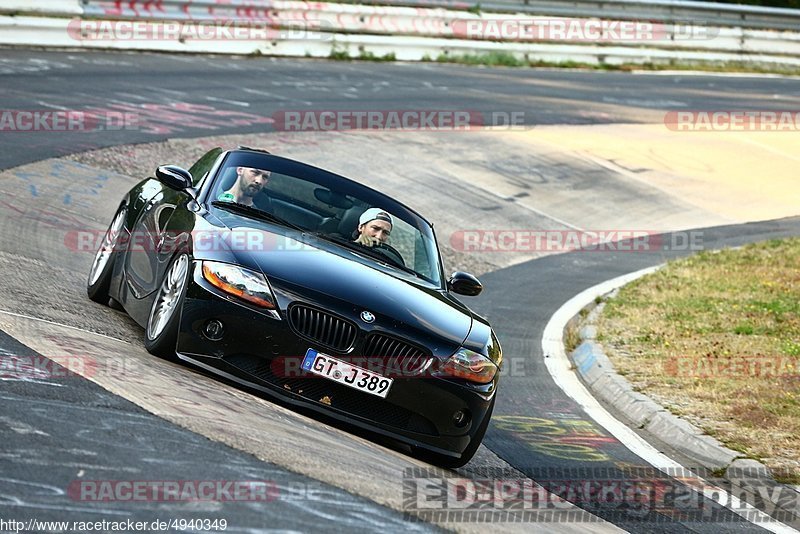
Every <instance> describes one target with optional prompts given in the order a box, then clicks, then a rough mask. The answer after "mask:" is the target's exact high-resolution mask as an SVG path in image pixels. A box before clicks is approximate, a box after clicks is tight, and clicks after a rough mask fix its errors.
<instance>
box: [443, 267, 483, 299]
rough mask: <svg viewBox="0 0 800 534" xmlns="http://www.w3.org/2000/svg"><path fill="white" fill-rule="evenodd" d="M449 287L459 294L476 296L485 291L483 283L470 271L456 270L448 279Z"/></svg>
mask: <svg viewBox="0 0 800 534" xmlns="http://www.w3.org/2000/svg"><path fill="white" fill-rule="evenodd" d="M447 289H449V290H450V291H452V292H453V293H458V294H459V295H466V296H468V297H474V296H476V295H480V293H481V291H483V284H481V282H480V280H478V279H477V278H475V277H474V276H472V275H471V274H469V273H464V272H461V271H456V272H454V273H453V274H452V275H450V279H449V280H448V281H447Z"/></svg>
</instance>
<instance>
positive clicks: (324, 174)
mask: <svg viewBox="0 0 800 534" xmlns="http://www.w3.org/2000/svg"><path fill="white" fill-rule="evenodd" d="M231 166H242V167H253V168H264V169H267V170H270V171H272V172H275V173H278V174H283V175H287V176H291V177H294V178H297V179H302V180H307V181H309V182H312V183H315V184H318V185H319V186H321V187H325V188H328V189H331V190H336V191H338V192H342V193H344V194H346V195H350V196H353V197H355V198H357V199H359V200H361V201H364V202H367V203H368V204H369V205H371V206H380V207H381V208H382V209H385V210H386V211H388V212H389V213H391V214H392V215H393V216H395V217H398V218H400V219H401V220H402V221H404V222H405V223H406V224H408V225H409V226H411V227H412V228H414V229H415V230H417V231H418V232H419V233H420V234H421V235H422V236H423V238H424V239H427V240H429V241H430V242H431V243H432V244H433V247H432V248H433V252H435V254H433V255H432V257H430V258H429V260H428V261H430V262H433V263H435V265H434V266H433V267H435V269H436V274H437V275H438V280H432V279H430V278H428V277H427V276H425V275H424V274H422V273H416V276H415V275H411V274H410V273H406V272H404V271H402V270H400V269H397V272H399V273H402V275H403V277H404V278H405V277H408V276H412V277H415V279H417V280H418V281H420V282H425V283H426V284H433V285H434V286H436V287H438V288H439V289H441V290H445V289H446V286H445V284H446V278H445V276H444V268H443V265H442V257H441V251H440V250H439V243H438V241H437V240H436V234H435V233H434V231H433V225H432V224H431V223H429V222H428V221H427V220H426V219H425V218H424V217H422V216H421V215H420V214H419V213H417V212H416V211H414V210H413V209H411V208H409V207H408V206H406V205H405V204H403V203H401V202H398V201H397V200H395V199H393V198H392V197H390V196H388V195H385V194H384V193H381V192H380V191H377V190H375V189H372V188H371V187H368V186H366V185H364V184H361V183H359V182H356V181H355V180H351V179H349V178H345V177H344V176H341V175H338V174H335V173H333V172H330V171H326V170H324V169H320V168H318V167H314V166H312V165H308V164H305V163H301V162H299V161H295V160H292V159H288V158H283V157H281V156H275V155H272V154H268V153H266V152H260V151H259V152H257V151H250V150H241V149H237V150H230V151H227V152H225V153H223V154H221V155H220V157H219V158H218V159H217V161H216V162H215V164H214V168H213V169H212V171H211V172H210V173H209V176H208V178H207V179H206V180H204V183H203V187H202V190H201V192H200V195H199V196H198V202H199V203H200V204H201V205H203V206H204V207H205V209H206V210H208V211H211V210H212V209H221V208H216V207H214V206H212V205H211V201H212V200H214V199H213V198H210V197H211V192H212V191H214V190H215V188H216V186H217V182H218V180H220V179H221V177H222V175H223V174H224V172H223V171H224V170H225V169H228V168H230V167H231ZM314 232H315V229H308V231H307V232H306V233H309V234H313V233H314ZM339 246H340V247H342V248H344V247H343V246H342V245H339ZM428 255H429V256H431V254H428ZM374 261H377V260H374Z"/></svg>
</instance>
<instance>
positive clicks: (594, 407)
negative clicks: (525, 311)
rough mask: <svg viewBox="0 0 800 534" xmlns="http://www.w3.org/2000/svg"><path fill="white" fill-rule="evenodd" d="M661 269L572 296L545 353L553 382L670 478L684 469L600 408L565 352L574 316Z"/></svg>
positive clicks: (736, 503) (771, 524)
mask: <svg viewBox="0 0 800 534" xmlns="http://www.w3.org/2000/svg"><path fill="white" fill-rule="evenodd" d="M660 267H661V266H660V265H657V266H655V267H648V268H647V269H642V270H640V271H636V272H633V273H628V274H626V275H623V276H618V277H617V278H612V279H611V280H606V281H605V282H603V283H600V284H597V285H596V286H593V287H590V288H589V289H586V290H585V291H582V292H581V293H578V294H577V295H575V296H574V297H572V298H571V299H570V300H568V301H567V302H566V303H565V304H564V305H563V306H561V307H560V308H559V309H558V311H556V313H554V314H553V316H552V317H551V318H550V321H548V323H547V326H545V328H544V334H543V335H542V351H543V354H544V363H545V365H546V366H547V370H548V371H549V372H550V376H552V377H553V381H554V382H555V383H556V384H557V385H558V387H560V388H561V389H562V390H563V391H564V393H565V394H567V395H568V396H569V397H571V398H572V399H573V400H575V402H577V403H578V404H579V405H580V406H581V407H582V408H583V409H584V411H585V412H586V413H587V414H588V415H589V417H591V418H592V419H594V421H596V422H597V423H598V424H599V425H601V426H602V427H603V428H605V429H606V430H608V431H609V432H610V433H611V434H612V435H613V436H614V437H615V438H617V440H619V442H620V443H622V444H623V445H624V446H625V447H627V448H628V449H629V450H630V451H631V452H632V453H634V454H635V455H637V456H639V457H640V458H642V459H643V460H645V461H646V462H647V463H649V464H650V465H652V466H653V467H655V468H656V469H658V470H659V471H662V472H663V473H665V474H666V475H668V476H671V474H670V472H671V471H672V472H674V471H675V470H677V469H681V468H682V467H683V466H681V464H679V463H678V462H676V461H675V460H673V459H672V458H670V457H668V456H666V455H665V454H663V453H661V452H659V451H658V450H657V449H655V448H654V447H653V446H652V445H650V444H649V443H648V442H647V441H645V440H644V438H642V437H641V436H639V435H638V434H637V433H636V432H634V431H633V430H631V429H630V428H628V426H627V425H625V424H624V423H622V422H621V421H619V420H618V419H616V418H615V417H614V416H612V415H611V414H610V413H608V411H606V409H605V408H603V407H602V406H601V405H600V403H599V402H598V401H597V399H595V398H594V396H593V395H592V394H591V393H590V392H589V390H588V389H586V387H585V386H584V385H583V383H582V382H581V381H580V380H579V379H578V375H576V374H575V372H574V371H572V369H571V363H570V361H569V358H568V357H567V354H566V352H565V351H564V342H563V333H564V327H565V326H566V324H567V322H568V321H569V320H570V319H571V318H572V317H574V316H576V315H578V313H579V312H580V310H581V309H582V308H583V307H584V306H586V305H587V304H589V303H590V302H591V301H593V300H594V299H595V298H596V297H599V296H601V295H605V294H606V293H608V292H610V291H613V290H614V289H616V288H619V287H622V286H623V285H625V284H627V283H629V282H631V281H633V280H636V279H637V278H640V277H642V276H644V275H646V274H650V273H652V272H654V271H656V270H658V269H659V268H660ZM682 478H683V477H682ZM683 480H684V481H687V480H689V481H691V484H690V485H689V486H690V487H692V488H694V489H695V490H699V491H700V492H701V493H702V494H703V495H704V496H705V497H706V498H707V499H710V500H713V501H716V502H726V503H730V506H731V508H729V509H730V510H731V511H732V512H734V513H735V514H737V515H739V516H741V517H743V518H745V519H747V520H748V521H751V522H753V523H754V524H756V525H757V526H759V527H762V528H764V529H766V530H769V531H770V532H775V533H790V532H794V533H797V531H796V530H795V529H793V528H792V527H790V526H788V525H784V524H783V523H781V522H779V521H777V520H775V519H773V518H771V517H770V516H768V515H767V514H765V513H763V512H761V511H760V510H757V509H756V508H754V507H752V506H750V505H749V504H747V503H743V502H741V500H740V499H739V498H738V497H735V496H733V495H729V494H728V493H727V492H726V491H725V490H723V489H722V488H718V487H716V486H713V485H712V484H710V483H709V482H707V481H705V480H703V479H702V478H701V477H696V479H691V478H683ZM723 499H724V500H723ZM748 516H750V517H748ZM753 517H755V518H757V520H756V521H753V520H752V518H753Z"/></svg>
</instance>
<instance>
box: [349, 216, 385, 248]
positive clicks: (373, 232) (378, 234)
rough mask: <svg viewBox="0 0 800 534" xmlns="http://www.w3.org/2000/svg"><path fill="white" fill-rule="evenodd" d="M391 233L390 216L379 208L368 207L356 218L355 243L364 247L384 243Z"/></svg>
mask: <svg viewBox="0 0 800 534" xmlns="http://www.w3.org/2000/svg"><path fill="white" fill-rule="evenodd" d="M391 233H392V216H391V215H389V214H388V213H386V211H384V210H382V209H380V208H369V209H368V210H366V211H365V212H364V213H362V214H361V217H359V218H358V230H357V231H356V234H357V237H356V239H355V242H356V243H359V244H361V245H364V246H365V247H374V246H376V245H381V244H385V243H386V242H387V241H388V240H389V236H390V235H391Z"/></svg>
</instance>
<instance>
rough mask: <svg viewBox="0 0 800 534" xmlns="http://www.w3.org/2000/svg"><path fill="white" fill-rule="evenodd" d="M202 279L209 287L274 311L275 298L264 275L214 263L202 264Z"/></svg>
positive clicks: (205, 262) (225, 264)
mask: <svg viewBox="0 0 800 534" xmlns="http://www.w3.org/2000/svg"><path fill="white" fill-rule="evenodd" d="M203 278H205V279H206V280H208V282H209V283H211V285H213V286H214V287H217V288H219V289H221V290H222V291H224V292H225V293H228V294H230V295H233V296H235V297H238V298H240V299H242V300H244V301H246V302H249V303H250V304H255V305H256V306H259V307H261V308H268V309H270V310H274V309H275V297H274V296H272V290H270V288H269V284H268V283H267V280H266V279H265V278H264V275H262V274H261V273H257V272H255V271H251V270H250V269H245V268H244V267H237V266H236V265H231V264H229V263H219V262H216V261H204V262H203Z"/></svg>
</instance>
